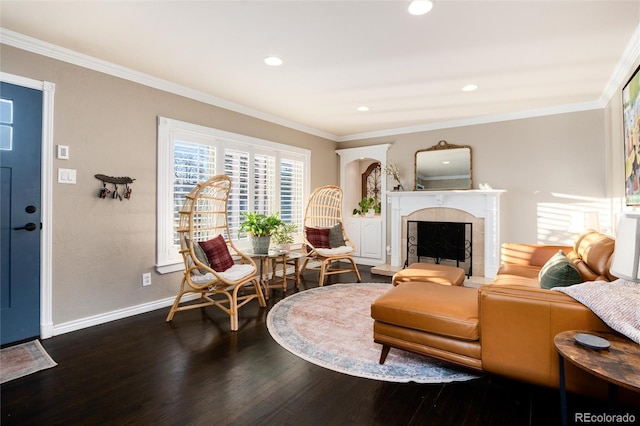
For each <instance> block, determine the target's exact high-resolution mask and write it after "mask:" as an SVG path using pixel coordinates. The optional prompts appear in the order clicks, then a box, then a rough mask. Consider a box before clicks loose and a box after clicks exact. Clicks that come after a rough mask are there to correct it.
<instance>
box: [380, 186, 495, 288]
mask: <svg viewBox="0 0 640 426" xmlns="http://www.w3.org/2000/svg"><path fill="white" fill-rule="evenodd" d="M504 192H505V191H501V190H467V191H404V192H390V193H388V194H387V196H388V199H387V201H388V202H389V203H390V206H391V240H390V243H391V267H392V268H398V267H402V266H403V265H404V261H405V257H406V252H405V251H406V238H407V235H406V233H407V231H406V226H407V225H406V224H407V220H422V221H432V222H437V221H446V222H470V223H473V247H472V250H473V274H474V275H476V276H481V277H482V276H484V277H487V278H493V277H495V275H496V273H497V271H498V268H499V266H500V244H501V239H500V196H501V195H502V194H503V193H504Z"/></svg>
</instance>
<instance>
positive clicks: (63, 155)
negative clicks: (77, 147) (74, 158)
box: [58, 145, 69, 160]
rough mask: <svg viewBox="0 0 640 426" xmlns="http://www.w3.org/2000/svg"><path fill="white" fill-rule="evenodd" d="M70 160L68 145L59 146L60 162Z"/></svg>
mask: <svg viewBox="0 0 640 426" xmlns="http://www.w3.org/2000/svg"><path fill="white" fill-rule="evenodd" d="M68 159H69V147H68V146H67V145H58V160H68Z"/></svg>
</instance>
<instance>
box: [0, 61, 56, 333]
mask: <svg viewBox="0 0 640 426" xmlns="http://www.w3.org/2000/svg"><path fill="white" fill-rule="evenodd" d="M0 81H2V82H3V83H9V84H13V85H16V86H22V87H27V88H30V89H35V90H40V91H41V92H42V160H41V166H40V168H41V171H42V178H41V183H40V186H41V187H42V195H41V198H42V200H41V202H42V207H41V208H42V212H41V213H42V217H41V220H42V231H41V234H40V337H41V338H43V339H48V338H49V337H52V336H53V304H52V276H53V275H52V266H53V260H52V258H53V257H52V254H53V244H52V243H53V220H52V217H53V179H52V176H53V97H54V94H55V89H56V85H55V84H54V83H51V82H48V81H40V80H34V79H31V78H27V77H21V76H18V75H14V74H9V73H6V72H0Z"/></svg>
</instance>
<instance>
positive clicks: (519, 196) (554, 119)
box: [339, 110, 611, 242]
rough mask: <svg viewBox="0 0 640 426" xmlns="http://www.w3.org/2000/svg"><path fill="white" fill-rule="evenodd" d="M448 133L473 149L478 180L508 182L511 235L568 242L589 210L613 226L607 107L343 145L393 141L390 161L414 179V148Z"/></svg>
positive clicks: (498, 185)
mask: <svg viewBox="0 0 640 426" xmlns="http://www.w3.org/2000/svg"><path fill="white" fill-rule="evenodd" d="M440 140H446V141H447V142H449V143H451V144H456V145H470V146H471V147H472V149H473V154H472V161H473V185H474V188H478V184H479V183H489V184H490V185H491V186H492V187H493V188H495V189H504V190H506V191H507V193H506V194H505V195H504V197H503V203H504V213H505V215H504V220H505V226H504V228H503V230H504V233H503V238H502V240H503V241H521V242H556V241H558V242H566V241H571V240H572V238H573V237H574V236H575V232H570V231H569V230H568V229H569V227H570V224H571V223H572V222H573V221H574V217H576V215H579V214H580V212H583V211H593V210H596V211H598V214H599V217H600V222H601V228H602V229H603V230H604V231H611V223H610V222H611V221H610V203H609V199H608V193H609V191H608V184H607V176H608V167H609V165H608V164H607V162H606V161H605V158H606V157H607V155H608V154H607V153H608V150H609V147H608V140H609V137H608V135H607V134H606V127H605V112H604V110H592V111H584V112H575V113H567V114H557V115H551V116H543V117H536V118H527V119H519V120H511V121H503V122H498V123H490V124H480V125H471V126H464V127H456V128H449V129H440V130H432V131H425V132H420V133H412V134H406V135H398V136H395V137H388V138H375V139H368V140H360V141H352V142H343V143H340V144H339V148H351V147H355V146H362V145H368V144H377V143H393V146H392V147H391V148H390V150H389V161H391V162H394V163H396V164H397V165H398V166H399V167H400V169H401V171H402V181H403V184H404V186H405V188H412V187H413V183H414V170H413V168H414V153H415V151H416V150H419V149H424V148H428V147H430V146H432V145H435V144H436V143H438V141H440Z"/></svg>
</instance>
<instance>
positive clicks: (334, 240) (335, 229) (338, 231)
mask: <svg viewBox="0 0 640 426" xmlns="http://www.w3.org/2000/svg"><path fill="white" fill-rule="evenodd" d="M345 244H346V243H345V242H344V237H343V235H342V224H341V223H337V224H335V225H333V226H332V227H331V228H329V247H330V248H337V247H343V246H344V245H345Z"/></svg>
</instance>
